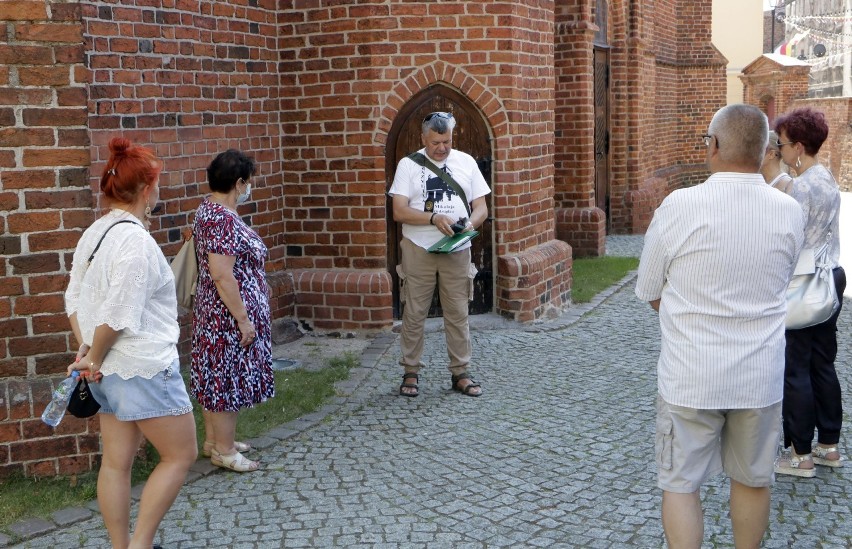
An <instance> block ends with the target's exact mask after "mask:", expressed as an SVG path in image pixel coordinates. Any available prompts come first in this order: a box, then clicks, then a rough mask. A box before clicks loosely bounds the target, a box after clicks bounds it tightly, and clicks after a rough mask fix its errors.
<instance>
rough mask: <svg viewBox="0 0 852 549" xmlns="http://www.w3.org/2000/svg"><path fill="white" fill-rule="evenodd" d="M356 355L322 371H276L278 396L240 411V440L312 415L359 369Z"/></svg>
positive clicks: (200, 431) (199, 431)
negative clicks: (352, 369)
mask: <svg viewBox="0 0 852 549" xmlns="http://www.w3.org/2000/svg"><path fill="white" fill-rule="evenodd" d="M359 364H360V363H359V360H358V356H357V355H356V354H355V353H352V352H347V353H343V355H341V356H338V357H335V358H332V359H330V360H328V362H327V363H326V367H325V368H322V369H320V370H304V369H297V370H287V371H284V372H275V396H274V397H273V398H271V399H269V400H267V401H266V402H264V403H263V404H259V405H257V406H255V407H254V408H245V409H243V410H241V411H240V417H239V419H238V420H237V434H236V439H237V440H245V439H249V438H255V437H257V436H260V435H262V434H263V433H265V432H267V431H269V430H270V429H273V428H274V427H278V426H279V425H281V424H283V423H287V422H288V421H291V420H294V419H296V418H298V417H301V416H303V415H305V414H309V413H311V412H313V411H314V410H316V409H317V408H319V407H320V406H322V405H323V403H324V402H325V401H326V400H328V399H329V398H331V397H333V396H334V384H335V383H336V382H338V381H342V380H344V379H347V378H348V377H349V369H350V368H354V367H356V366H358V365H359ZM192 412H193V414H195V432H196V435H197V436H198V448H199V450H200V449H201V444H202V443H203V442H204V419H203V418H202V416H201V407H200V406H199V405H198V403H197V402H194V401H193V406H192Z"/></svg>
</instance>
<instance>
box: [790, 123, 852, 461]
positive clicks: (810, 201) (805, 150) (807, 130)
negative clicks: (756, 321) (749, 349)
mask: <svg viewBox="0 0 852 549" xmlns="http://www.w3.org/2000/svg"><path fill="white" fill-rule="evenodd" d="M775 131H776V132H778V142H777V146H778V148H779V150H780V152H781V157H782V158H783V160H784V162H785V163H786V164H787V165H788V166H790V167H792V168H793V169H794V170H796V175H797V177H796V178H795V179H794V181H793V193H792V196H793V198H795V199H796V201H797V202H799V204H800V205H801V206H802V211H803V212H804V214H805V219H806V221H805V242H804V247H805V248H812V249H814V250H819V249H820V248H822V247H823V246H826V247H827V252H826V254H825V257H826V260H827V262H828V263H829V265H830V266H831V267H832V268H833V273H834V283H835V286H836V289H837V297H838V300H839V301H840V304H841V307H842V305H843V291H844V290H845V289H846V273H845V272H844V270H843V268H842V267H840V265H839V263H838V259H839V257H840V237H839V234H840V232H839V219H838V217H839V214H840V190H839V189H838V187H837V182H836V181H835V180H834V177H833V176H832V175H831V172H830V171H828V169H827V168H826V167H825V166H823V165H822V164H820V163H819V161H818V160H817V153H819V150H820V147H822V144H823V142H825V140H826V138H827V137H828V124H827V123H826V121H825V116H824V115H823V114H822V113H821V112H818V111H815V110H813V109H810V108H807V107H806V108H801V109H796V110H794V111H791V112H790V113H787V114H785V115H783V116H781V117H780V118H779V119H778V120H776V122H775ZM839 314H840V308H838V310H837V311H836V312H835V313H834V314H833V315H832V316H831V318H829V319H828V320H826V321H825V322H823V323H821V324H817V325H815V326H811V327H808V328H802V329H800V330H787V333H786V335H787V350H786V360H785V369H784V401H783V404H782V415H783V421H784V448H790V447H791V446H792V448H791V449H790V450H788V451H785V452H784V453H783V454H782V455H781V457H779V458H778V461H777V462H776V464H775V472H776V473H780V474H784V475H794V476H799V477H813V476H814V475H815V474H816V471H815V469H814V464H816V465H823V466H827V467H840V466H841V465H842V461H843V457H842V456H841V454H840V451H839V450H838V447H837V444H838V442H839V441H840V428H841V424H842V422H843V406H842V402H841V397H840V382H839V381H838V379H837V372H836V370H835V369H834V359H835V357H836V356H837V317H838V315H839ZM814 429H816V431H817V433H818V435H817V445H816V446H815V447H812V443H813V439H814Z"/></svg>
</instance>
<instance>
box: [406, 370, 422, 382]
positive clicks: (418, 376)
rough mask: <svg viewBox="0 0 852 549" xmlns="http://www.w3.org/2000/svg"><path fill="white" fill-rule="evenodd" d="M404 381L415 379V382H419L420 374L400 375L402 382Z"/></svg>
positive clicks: (407, 373)
mask: <svg viewBox="0 0 852 549" xmlns="http://www.w3.org/2000/svg"><path fill="white" fill-rule="evenodd" d="M406 379H415V380H417V381H420V374H415V373H414V372H406V373H404V374H402V380H403V381H405V380H406Z"/></svg>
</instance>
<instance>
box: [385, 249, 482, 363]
mask: <svg viewBox="0 0 852 549" xmlns="http://www.w3.org/2000/svg"><path fill="white" fill-rule="evenodd" d="M400 246H401V250H402V264H401V265H400V268H399V269H398V270H397V272H398V273H399V275H400V281H401V284H402V287H401V288H400V301H401V302H402V304H403V309H402V332H401V338H400V351H401V354H402V358H401V359H400V361H399V363H400V364H401V365H402V366H403V368H404V369H405V372H406V373H417V372H418V371H419V370H420V368H422V367H423V366H424V364H423V363H422V362H421V361H420V357H421V355H422V354H423V340H424V328H425V324H426V317H427V315H428V314H429V307H430V305H431V304H432V295H433V294H434V292H435V284H436V282H437V284H438V295H439V296H440V298H441V309H442V310H443V312H444V333H445V335H446V339H447V354H448V355H449V358H450V364H449V366H448V369H449V370H450V372H452V374H453V375H459V374H461V373H463V372H465V371H466V370H467V367H468V365H469V364H470V354H471V345H470V329H469V327H468V322H467V308H468V302H469V301H470V299H471V297H472V295H471V294H472V288H473V277H474V276H475V275H476V269H475V268H474V267H473V266H472V265H471V263H470V248H468V249H466V250H462V251H459V252H453V253H450V254H430V253H429V252H427V251H426V250H424V249H423V248H421V247H420V246H418V245H416V244H414V243H413V242H411V241H410V240H408V239H407V238H403V239H402V243H401V244H400Z"/></svg>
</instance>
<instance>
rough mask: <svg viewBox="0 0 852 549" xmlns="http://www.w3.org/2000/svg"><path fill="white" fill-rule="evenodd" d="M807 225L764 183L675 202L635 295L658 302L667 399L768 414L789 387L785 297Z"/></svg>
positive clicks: (687, 192)
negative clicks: (768, 408) (766, 410)
mask: <svg viewBox="0 0 852 549" xmlns="http://www.w3.org/2000/svg"><path fill="white" fill-rule="evenodd" d="M803 231H804V216H803V214H802V210H801V208H800V207H799V205H798V204H797V203H796V201H795V200H794V199H792V198H791V197H790V196H787V195H785V194H783V193H779V192H778V191H776V190H775V189H773V188H771V187H770V186H768V185H766V183H764V181H763V178H762V177H761V176H760V174H745V173H730V172H721V173H716V174H713V175H712V176H710V178H709V179H708V180H707V181H705V182H704V183H703V184H700V185H697V186H695V187H692V188H688V189H681V190H677V191H675V192H673V193H672V194H671V195H669V196H668V197H667V198H666V199H665V200H664V201H663V203H662V204H661V205H660V207H659V208H658V209H657V211H656V212H655V213H654V218H653V220H652V221H651V225H650V226H649V227H648V231H647V233H646V235H645V247H644V249H643V250H642V259H641V262H640V265H639V276H638V280H637V283H636V295H637V296H638V297H639V298H640V299H642V300H645V301H654V300H656V299H660V300H661V302H660V332H661V336H662V344H661V351H660V358H659V361H658V363H657V377H658V384H659V391H660V395H661V396H662V397H663V400H665V401H666V402H668V403H670V404H674V405H678V406H686V407H689V408H700V409H717V410H719V409H735V408H736V409H739V408H763V407H766V406H770V405H772V404H775V403H776V402H779V401H780V400H781V397H782V395H783V385H784V345H785V342H784V317H785V316H786V312H787V304H786V299H785V296H786V289H787V285H788V283H789V280H790V276H791V274H792V272H793V267H794V266H795V263H796V260H797V258H798V256H799V252H800V251H801V248H802V240H803Z"/></svg>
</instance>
